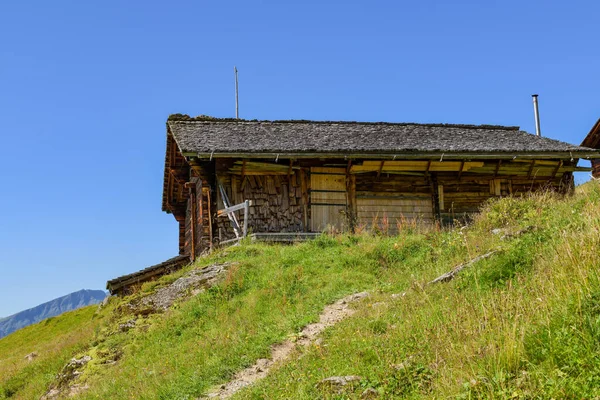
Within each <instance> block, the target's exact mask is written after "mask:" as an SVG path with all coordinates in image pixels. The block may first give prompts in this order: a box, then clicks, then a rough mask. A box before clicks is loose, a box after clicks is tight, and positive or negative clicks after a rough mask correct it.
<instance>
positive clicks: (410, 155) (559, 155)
mask: <svg viewBox="0 0 600 400" xmlns="http://www.w3.org/2000/svg"><path fill="white" fill-rule="evenodd" d="M182 154H183V156H184V157H187V158H197V159H200V160H210V159H213V158H246V159H249V158H262V159H265V158H266V159H279V158H282V159H283V158H285V159H290V158H292V159H307V158H341V159H346V160H347V159H377V160H389V159H392V160H403V159H404V160H407V159H408V160H416V159H420V160H423V159H424V160H427V159H431V160H439V159H441V160H465V159H466V160H510V159H513V160H514V159H525V160H543V159H546V160H547V159H578V158H583V159H591V158H600V150H599V151H593V150H589V151H588V150H586V151H581V150H579V151H566V152H548V151H546V152H516V153H506V152H493V153H469V152H442V151H439V152H418V151H414V152H399V153H352V152H347V153H346V152H343V151H340V152H335V153H320V152H314V153H309V152H306V153H304V152H303V153H277V152H260V153H217V152H211V153H195V152H183V153H182Z"/></svg>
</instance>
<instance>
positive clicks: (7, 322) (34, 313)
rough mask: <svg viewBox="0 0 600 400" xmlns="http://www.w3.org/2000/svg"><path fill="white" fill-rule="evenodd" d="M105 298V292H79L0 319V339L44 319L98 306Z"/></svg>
mask: <svg viewBox="0 0 600 400" xmlns="http://www.w3.org/2000/svg"><path fill="white" fill-rule="evenodd" d="M105 297H106V292H104V291H103V290H80V291H78V292H74V293H71V294H68V295H66V296H62V297H59V298H57V299H54V300H51V301H49V302H47V303H44V304H40V305H39V306H37V307H33V308H30V309H29V310H25V311H21V312H19V313H16V314H14V315H11V316H10V317H6V318H0V338H3V337H4V336H6V335H8V334H10V333H12V332H14V331H16V330H17V329H21V328H24V327H26V326H28V325H31V324H35V323H36V322H40V321H41V320H44V319H46V318H50V317H54V316H56V315H59V314H62V313H64V312H67V311H71V310H75V309H77V308H80V307H85V306H89V305H90V304H98V303H100V302H101V301H102V300H104V298H105Z"/></svg>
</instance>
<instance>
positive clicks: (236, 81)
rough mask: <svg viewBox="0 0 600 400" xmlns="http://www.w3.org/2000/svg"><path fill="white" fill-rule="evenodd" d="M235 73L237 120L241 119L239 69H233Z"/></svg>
mask: <svg viewBox="0 0 600 400" xmlns="http://www.w3.org/2000/svg"><path fill="white" fill-rule="evenodd" d="M233 72H234V73H235V119H240V108H239V103H238V70H237V67H233Z"/></svg>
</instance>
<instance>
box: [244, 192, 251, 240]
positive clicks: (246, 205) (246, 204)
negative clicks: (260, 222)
mask: <svg viewBox="0 0 600 400" xmlns="http://www.w3.org/2000/svg"><path fill="white" fill-rule="evenodd" d="M249 215H250V201H249V200H246V201H244V237H246V236H247V235H248V216H249Z"/></svg>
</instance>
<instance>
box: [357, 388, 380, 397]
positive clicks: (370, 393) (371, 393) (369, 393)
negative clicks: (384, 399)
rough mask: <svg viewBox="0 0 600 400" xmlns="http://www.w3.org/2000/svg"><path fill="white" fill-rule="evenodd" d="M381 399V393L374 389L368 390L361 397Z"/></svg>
mask: <svg viewBox="0 0 600 400" xmlns="http://www.w3.org/2000/svg"><path fill="white" fill-rule="evenodd" d="M377 397H379V392H378V391H377V390H375V389H373V388H366V389H365V391H364V392H362V394H361V395H360V398H361V399H369V400H371V399H376V398H377Z"/></svg>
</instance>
